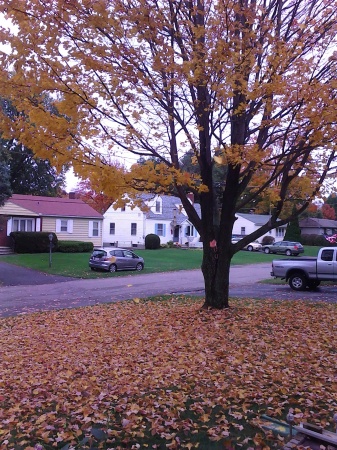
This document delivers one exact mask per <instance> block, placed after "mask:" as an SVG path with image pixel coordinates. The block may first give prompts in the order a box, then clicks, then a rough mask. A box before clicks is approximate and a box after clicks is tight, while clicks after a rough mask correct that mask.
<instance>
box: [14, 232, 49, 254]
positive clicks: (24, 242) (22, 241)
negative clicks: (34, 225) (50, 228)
mask: <svg viewBox="0 0 337 450" xmlns="http://www.w3.org/2000/svg"><path fill="white" fill-rule="evenodd" d="M50 234H52V235H53V239H52V249H53V251H55V250H56V249H57V246H58V239H57V236H56V234H55V233H50V232H49V233H48V232H45V231H12V232H11V234H10V236H11V237H12V239H13V242H14V252H15V253H48V252H49V251H50V241H49V235H50Z"/></svg>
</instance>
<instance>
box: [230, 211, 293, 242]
mask: <svg viewBox="0 0 337 450" xmlns="http://www.w3.org/2000/svg"><path fill="white" fill-rule="evenodd" d="M236 217H237V220H236V221H235V223H234V227H233V234H235V235H241V236H245V235H247V234H250V233H253V231H256V230H257V229H258V228H261V227H262V225H264V224H265V223H267V222H268V220H269V219H270V215H268V214H243V213H237V214H236ZM286 229H287V225H282V226H280V227H278V228H274V229H273V230H270V231H268V233H266V234H264V235H263V236H261V237H260V238H259V239H258V240H259V242H262V239H263V237H264V236H272V237H273V238H274V239H275V240H276V241H282V240H283V238H284V235H285V233H286Z"/></svg>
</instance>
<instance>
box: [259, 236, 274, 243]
mask: <svg viewBox="0 0 337 450" xmlns="http://www.w3.org/2000/svg"><path fill="white" fill-rule="evenodd" d="M274 242H275V238H273V236H263V239H262V245H269V244H273V243H274Z"/></svg>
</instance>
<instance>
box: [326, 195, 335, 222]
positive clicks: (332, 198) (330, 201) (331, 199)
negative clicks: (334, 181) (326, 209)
mask: <svg viewBox="0 0 337 450" xmlns="http://www.w3.org/2000/svg"><path fill="white" fill-rule="evenodd" d="M325 203H327V204H328V205H330V206H332V207H333V209H334V210H335V214H336V217H337V195H336V193H335V192H332V193H331V194H330V195H329V196H328V198H327V199H326V201H325Z"/></svg>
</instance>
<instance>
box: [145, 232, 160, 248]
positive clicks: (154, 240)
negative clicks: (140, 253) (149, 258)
mask: <svg viewBox="0 0 337 450" xmlns="http://www.w3.org/2000/svg"><path fill="white" fill-rule="evenodd" d="M145 248H146V249H147V250H157V249H158V248H160V237H159V236H158V235H157V234H148V235H146V236H145Z"/></svg>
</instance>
